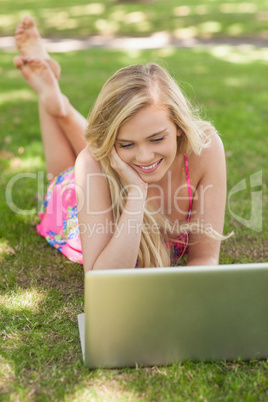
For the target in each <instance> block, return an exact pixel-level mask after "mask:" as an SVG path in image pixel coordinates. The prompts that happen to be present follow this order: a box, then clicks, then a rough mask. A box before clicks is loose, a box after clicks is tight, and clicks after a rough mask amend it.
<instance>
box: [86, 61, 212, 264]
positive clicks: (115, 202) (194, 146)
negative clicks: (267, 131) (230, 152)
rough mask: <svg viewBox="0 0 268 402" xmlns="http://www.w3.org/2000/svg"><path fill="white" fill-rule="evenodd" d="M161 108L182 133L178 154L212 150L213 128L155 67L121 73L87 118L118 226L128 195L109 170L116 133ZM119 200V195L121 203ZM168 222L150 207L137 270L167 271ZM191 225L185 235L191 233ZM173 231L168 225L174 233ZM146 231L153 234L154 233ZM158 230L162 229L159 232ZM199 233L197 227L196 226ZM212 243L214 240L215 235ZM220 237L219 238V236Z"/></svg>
mask: <svg viewBox="0 0 268 402" xmlns="http://www.w3.org/2000/svg"><path fill="white" fill-rule="evenodd" d="M155 103H158V104H161V105H162V106H164V107H165V108H166V109H167V110H168V112H169V115H170V118H171V120H172V121H173V122H174V124H175V125H176V126H177V127H179V128H180V129H181V131H182V134H181V136H180V137H178V139H179V140H178V142H177V143H178V152H179V153H181V154H189V153H190V152H194V153H195V154H197V155H200V154H201V152H202V150H203V149H204V148H207V147H208V146H209V145H210V135H211V133H212V132H215V129H214V127H213V126H212V125H211V124H210V123H209V122H206V121H203V120H202V119H200V117H199V116H198V113H197V112H196V111H195V110H193V107H192V106H191V104H190V103H189V101H188V100H187V99H186V98H185V96H184V95H183V93H182V91H181V90H180V88H179V86H178V85H177V84H176V82H175V81H174V80H173V78H172V77H171V76H170V75H169V74H168V72H167V71H166V70H165V69H164V68H162V67H160V66H159V65H157V64H155V63H148V64H146V65H139V64H138V65H131V66H127V67H124V68H122V69H120V70H118V71H117V72H116V73H115V74H114V75H113V76H112V77H111V78H110V79H109V80H108V81H107V82H106V83H105V84H104V86H103V88H102V90H101V92H100V94H99V96H98V98H97V100H96V103H95V105H94V107H93V109H92V111H91V112H90V114H89V117H88V126H87V129H86V133H85V138H86V140H87V143H88V146H89V148H90V151H91V152H92V154H93V156H94V158H95V159H96V160H99V161H100V163H101V166H102V169H103V172H104V173H105V174H106V175H107V177H108V178H113V180H108V185H109V188H110V193H111V200H112V206H113V215H114V221H115V224H117V223H118V221H119V218H120V216H121V214H122V211H123V210H124V206H125V202H126V189H125V187H124V183H123V182H122V180H121V177H120V176H119V174H118V173H117V172H116V171H115V170H114V169H113V168H112V167H111V165H110V161H109V154H110V152H111V150H112V148H113V146H114V144H115V141H116V137H117V133H118V131H119V129H120V127H121V126H122V124H124V123H125V122H126V121H127V120H129V119H130V118H131V117H133V116H134V115H135V114H136V113H137V112H138V111H139V110H141V109H143V108H145V107H147V106H150V105H152V104H155ZM119 194H120V195H121V196H120V197H119ZM167 222H168V220H167V218H166V217H165V216H163V215H161V214H160V213H156V212H155V211H153V210H152V209H151V208H149V207H148V206H147V207H146V208H145V211H144V221H143V223H144V229H143V230H142V235H141V242H140V249H139V254H138V264H139V266H140V267H153V266H155V267H157V266H160V267H161V266H169V265H170V256H169V252H168V250H167V248H166V247H165V245H164V243H165V242H166V241H167V240H168V238H167V235H166V228H167V225H166V224H167ZM191 225H192V224H191V223H189V224H188V226H187V225H186V226H185V225H184V230H185V229H188V230H191ZM171 226H172V225H170V227H171ZM148 228H154V230H153V231H150V230H148ZM156 228H158V229H157V230H156ZM194 228H195V230H196V224H195V226H194ZM209 235H210V236H211V237H213V236H216V235H215V234H211V229H210V233H209ZM216 237H217V236H216Z"/></svg>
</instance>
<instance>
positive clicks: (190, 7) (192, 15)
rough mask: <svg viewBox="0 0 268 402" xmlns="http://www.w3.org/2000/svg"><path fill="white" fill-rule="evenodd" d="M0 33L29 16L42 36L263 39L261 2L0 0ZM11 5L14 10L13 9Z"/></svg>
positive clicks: (264, 8)
mask: <svg viewBox="0 0 268 402" xmlns="http://www.w3.org/2000/svg"><path fill="white" fill-rule="evenodd" d="M0 3H1V15H0V34H1V35H13V32H14V30H15V27H16V25H17V24H18V21H20V19H21V18H22V16H23V15H25V14H27V13H29V14H31V15H32V16H33V17H35V18H36V20H37V21H38V26H39V27H40V30H41V32H42V34H44V35H49V36H51V35H53V36H64V37H66V36H73V35H75V36H77V35H78V36H88V35H107V36H110V35H134V36H146V35H150V34H153V33H154V32H156V31H161V32H167V33H168V34H169V35H171V36H172V37H174V38H179V39H184V38H187V37H202V38H204V39H209V38H222V37H225V36H226V35H228V36H229V37H233V38H249V37H250V38H251V39H252V38H253V39H254V38H255V39H267V35H268V33H267V7H268V6H267V0H256V1H254V2H245V0H235V1H234V0H231V1H226V2H222V1H221V0H203V1H199V0H188V1H187V2H181V1H178V0H132V1H131V0H101V1H98V0H94V1H88V0H78V1H76V2H75V3H74V2H73V1H71V0H58V1H57V2H55V1H53V0H38V2H37V1H35V0H27V1H25V0H16V1H15V2H10V1H8V0H1V2H0ZM14 5H16V7H14Z"/></svg>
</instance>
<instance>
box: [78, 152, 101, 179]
mask: <svg viewBox="0 0 268 402" xmlns="http://www.w3.org/2000/svg"><path fill="white" fill-rule="evenodd" d="M75 172H76V173H82V172H88V173H97V172H98V173H99V172H101V164H100V162H99V161H97V160H96V159H94V157H93V156H92V153H91V152H90V150H89V149H88V148H84V149H83V150H82V151H81V152H80V153H79V155H78V156H77V158H76V161H75Z"/></svg>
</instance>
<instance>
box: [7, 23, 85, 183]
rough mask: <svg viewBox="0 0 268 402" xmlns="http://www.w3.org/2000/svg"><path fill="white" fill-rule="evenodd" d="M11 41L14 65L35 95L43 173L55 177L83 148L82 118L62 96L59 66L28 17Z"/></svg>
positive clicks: (72, 161) (71, 162)
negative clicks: (43, 155) (13, 40)
mask: <svg viewBox="0 0 268 402" xmlns="http://www.w3.org/2000/svg"><path fill="white" fill-rule="evenodd" d="M15 40H16V45H17V48H18V50H19V51H20V53H21V56H16V57H15V58H14V65H15V67H16V68H18V69H19V70H20V71H21V74H22V76H23V77H24V79H25V81H26V82H27V83H28V84H29V86H30V87H31V88H32V89H33V90H34V91H35V92H36V93H37V95H38V103H39V118H40V128H41V136H42V141H43V146H44V154H45V160H46V167H47V173H48V174H50V176H51V175H53V176H56V175H59V174H60V173H61V172H62V171H63V170H65V169H66V168H68V167H70V166H73V165H74V163H75V160H76V157H77V155H78V154H79V152H80V151H81V150H82V149H83V148H85V146H86V141H85V139H84V137H83V133H84V130H85V128H86V119H85V118H84V117H83V116H82V115H81V114H80V113H79V112H78V111H77V110H75V109H74V108H73V106H72V105H71V104H70V102H69V100H68V98H67V97H66V96H65V95H63V94H62V92H61V90H60V87H59V83H58V78H59V75H60V66H59V64H58V63H57V62H56V61H55V60H53V59H52V58H51V57H50V56H49V55H48V53H47V52H46V50H45V48H44V46H43V43H42V40H41V38H40V35H39V32H38V30H37V27H36V25H35V23H34V21H33V19H32V18H31V17H25V18H24V19H23V20H22V21H21V23H20V24H19V25H18V28H17V31H16V34H15Z"/></svg>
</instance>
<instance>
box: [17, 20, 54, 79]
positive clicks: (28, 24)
mask: <svg viewBox="0 0 268 402" xmlns="http://www.w3.org/2000/svg"><path fill="white" fill-rule="evenodd" d="M15 41H16V45H17V48H18V50H19V52H20V53H21V55H22V56H33V57H38V58H40V59H44V60H45V61H46V62H47V63H48V65H49V66H50V68H51V70H52V71H53V73H54V74H55V77H56V78H57V79H59V76H60V70H61V69H60V65H59V63H57V62H56V60H54V59H52V58H51V57H50V56H49V54H48V53H47V51H46V49H45V47H44V45H43V43H42V39H41V36H40V34H39V32H38V29H37V26H36V25H35V22H34V20H33V19H32V18H31V17H29V16H26V17H24V18H23V20H22V21H21V22H20V23H19V25H18V27H17V30H16V33H15Z"/></svg>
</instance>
